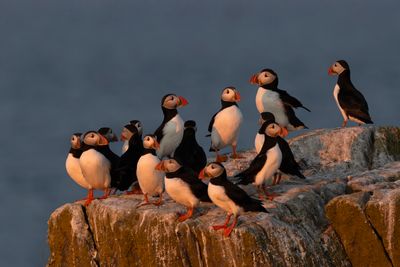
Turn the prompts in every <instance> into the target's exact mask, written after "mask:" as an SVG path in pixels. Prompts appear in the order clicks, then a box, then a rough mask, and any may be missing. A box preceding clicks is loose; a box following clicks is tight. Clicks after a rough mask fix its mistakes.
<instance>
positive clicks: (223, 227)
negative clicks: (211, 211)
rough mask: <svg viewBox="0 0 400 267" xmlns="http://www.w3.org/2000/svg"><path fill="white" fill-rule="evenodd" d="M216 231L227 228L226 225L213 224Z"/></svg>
mask: <svg viewBox="0 0 400 267" xmlns="http://www.w3.org/2000/svg"><path fill="white" fill-rule="evenodd" d="M212 228H213V229H214V230H215V231H218V230H221V229H226V225H213V227H212Z"/></svg>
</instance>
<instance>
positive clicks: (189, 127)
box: [184, 120, 197, 132]
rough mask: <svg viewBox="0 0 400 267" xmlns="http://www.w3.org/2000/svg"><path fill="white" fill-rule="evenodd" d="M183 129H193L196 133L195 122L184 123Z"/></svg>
mask: <svg viewBox="0 0 400 267" xmlns="http://www.w3.org/2000/svg"><path fill="white" fill-rule="evenodd" d="M184 127H185V129H193V130H194V131H195V132H197V126H196V122H195V121H193V120H188V121H185V124H184Z"/></svg>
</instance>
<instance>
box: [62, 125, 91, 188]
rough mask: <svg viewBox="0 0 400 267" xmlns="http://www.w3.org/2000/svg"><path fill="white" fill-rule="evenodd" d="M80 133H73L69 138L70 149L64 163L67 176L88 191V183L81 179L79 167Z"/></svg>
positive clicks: (83, 178) (80, 151)
mask: <svg viewBox="0 0 400 267" xmlns="http://www.w3.org/2000/svg"><path fill="white" fill-rule="evenodd" d="M81 135H82V134H81V133H74V134H73V135H72V136H71V148H70V150H69V152H68V156H67V160H66V161H65V169H66V170H67V173H68V175H69V176H70V177H71V178H72V180H74V181H75V182H76V183H77V184H78V185H79V186H81V187H83V188H85V189H86V190H89V189H90V185H89V183H88V182H87V181H86V179H85V177H83V174H82V170H81V166H80V165H79V158H80V157H81V155H82V152H83V150H82V142H81Z"/></svg>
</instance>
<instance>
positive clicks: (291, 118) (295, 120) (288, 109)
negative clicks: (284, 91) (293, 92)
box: [284, 104, 308, 128]
mask: <svg viewBox="0 0 400 267" xmlns="http://www.w3.org/2000/svg"><path fill="white" fill-rule="evenodd" d="M284 107H285V111H286V115H287V117H288V120H289V123H290V124H291V125H293V127H295V128H297V127H301V126H302V127H304V128H308V127H307V126H306V125H305V124H304V123H303V122H302V121H301V120H300V119H299V118H297V117H296V114H295V113H294V110H293V108H292V106H290V105H286V104H284Z"/></svg>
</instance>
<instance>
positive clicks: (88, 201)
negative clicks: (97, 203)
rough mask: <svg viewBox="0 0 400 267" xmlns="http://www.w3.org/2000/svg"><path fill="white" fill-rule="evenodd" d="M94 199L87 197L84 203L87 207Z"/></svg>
mask: <svg viewBox="0 0 400 267" xmlns="http://www.w3.org/2000/svg"><path fill="white" fill-rule="evenodd" d="M92 201H93V198H88V199H86V201H85V204H83V205H85V207H87V206H89V205H90V203H92Z"/></svg>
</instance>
